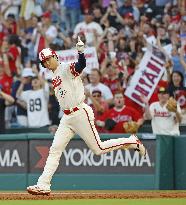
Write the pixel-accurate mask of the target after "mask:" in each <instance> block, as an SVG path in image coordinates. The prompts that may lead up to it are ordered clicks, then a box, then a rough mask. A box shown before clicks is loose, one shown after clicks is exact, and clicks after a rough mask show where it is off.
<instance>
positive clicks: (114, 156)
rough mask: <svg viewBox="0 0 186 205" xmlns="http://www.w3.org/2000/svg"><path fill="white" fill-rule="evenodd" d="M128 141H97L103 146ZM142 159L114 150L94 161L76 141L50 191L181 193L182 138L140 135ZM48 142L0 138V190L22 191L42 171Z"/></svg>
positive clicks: (184, 174) (184, 184) (184, 185)
mask: <svg viewBox="0 0 186 205" xmlns="http://www.w3.org/2000/svg"><path fill="white" fill-rule="evenodd" d="M128 136H129V135H108V134H103V135H101V139H102V140H107V139H110V138H118V137H128ZM138 136H139V138H141V139H142V142H143V143H144V145H145V146H146V147H147V150H148V153H147V157H146V158H144V157H141V156H140V155H139V153H138V152H133V151H128V150H116V151H113V152H111V153H107V154H104V155H101V156H95V155H94V154H93V153H92V152H91V150H90V149H89V148H88V147H87V146H86V144H85V143H84V142H83V141H82V140H81V139H80V138H79V137H78V136H76V137H75V138H73V139H72V140H71V142H70V143H69V145H68V146H67V148H66V150H65V152H64V153H63V155H62V158H61V161H60V165H59V167H58V169H57V171H56V174H55V175H54V177H53V180H52V189H54V190H78V189H79V190H82V189H83V190H86V189H87V190H90V189H96V190H102V189H105V190H109V189H110V190H123V189H127V190H139V189H141V190H148V189H151V190H153V189H154V190H159V189H186V163H185V159H186V152H185V150H186V135H182V136H179V137H172V136H154V135H151V134H139V135H138ZM52 139H53V136H52V135H51V134H46V133H22V134H4V135H0V190H25V188H26V187H27V186H28V185H32V184H35V183H36V181H37V179H38V177H39V176H40V174H41V172H42V170H43V167H44V165H45V162H46V159H47V156H48V152H49V147H50V145H51V143H52Z"/></svg>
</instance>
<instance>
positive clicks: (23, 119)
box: [11, 68, 35, 127]
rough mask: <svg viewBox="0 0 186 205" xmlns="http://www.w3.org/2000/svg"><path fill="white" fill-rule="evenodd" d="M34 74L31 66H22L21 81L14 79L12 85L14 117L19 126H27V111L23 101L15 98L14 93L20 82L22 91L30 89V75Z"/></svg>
mask: <svg viewBox="0 0 186 205" xmlns="http://www.w3.org/2000/svg"><path fill="white" fill-rule="evenodd" d="M34 76H35V74H34V73H33V72H32V69H31V68H24V69H23V71H22V79H21V80H22V82H21V80H20V79H18V80H17V81H15V82H14V83H13V85H12V94H11V95H12V96H13V97H14V99H15V106H16V110H17V111H16V117H17V123H18V125H19V126H24V127H27V126H28V121H27V111H26V107H25V103H24V102H23V101H22V100H20V99H17V97H16V93H17V90H18V88H19V87H20V85H21V83H22V84H23V91H26V90H31V89H32V86H31V80H32V77H34Z"/></svg>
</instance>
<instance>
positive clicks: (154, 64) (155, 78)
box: [125, 44, 166, 107]
mask: <svg viewBox="0 0 186 205" xmlns="http://www.w3.org/2000/svg"><path fill="white" fill-rule="evenodd" d="M165 62H166V55H165V54H164V53H163V52H162V51H161V50H160V49H159V48H157V47H155V46H153V45H150V44H149V45H148V47H147V50H146V52H145V54H144V56H143V58H142V60H141V62H140V64H139V67H138V69H137V70H136V71H135V74H134V75H133V77H132V79H131V81H130V83H129V85H128V87H127V89H126V91H125V95H126V96H128V97H129V98H130V99H132V100H133V101H135V102H136V103H138V104H139V105H141V106H143V107H144V104H143V102H142V100H141V95H143V96H145V97H146V98H147V99H150V97H151V95H152V94H153V92H154V90H155V88H156V86H157V84H158V82H159V80H160V79H161V76H162V75H163V73H164V72H165V67H164V64H165Z"/></svg>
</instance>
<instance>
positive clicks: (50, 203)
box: [0, 198, 186, 205]
mask: <svg viewBox="0 0 186 205" xmlns="http://www.w3.org/2000/svg"><path fill="white" fill-rule="evenodd" d="M0 205H186V199H185V198H184V199H90V200H87V199H79V200H35V201H34V200H30V201H28V200H25V201H24V200H14V201H11V200H6V201H0Z"/></svg>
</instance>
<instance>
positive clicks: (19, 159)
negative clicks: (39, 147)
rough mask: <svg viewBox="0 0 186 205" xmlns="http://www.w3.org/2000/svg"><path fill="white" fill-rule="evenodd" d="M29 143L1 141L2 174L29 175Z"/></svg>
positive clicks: (0, 171) (0, 164) (0, 166)
mask: <svg viewBox="0 0 186 205" xmlns="http://www.w3.org/2000/svg"><path fill="white" fill-rule="evenodd" d="M27 155H28V141H1V143H0V173H27V170H28V156H27Z"/></svg>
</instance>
